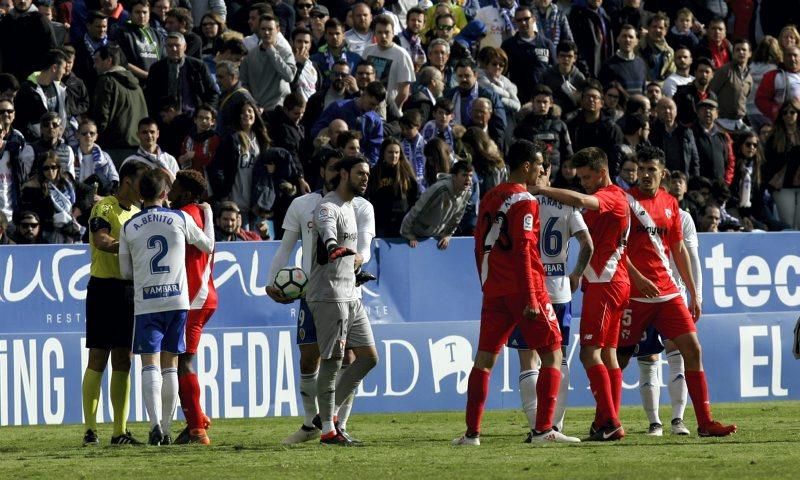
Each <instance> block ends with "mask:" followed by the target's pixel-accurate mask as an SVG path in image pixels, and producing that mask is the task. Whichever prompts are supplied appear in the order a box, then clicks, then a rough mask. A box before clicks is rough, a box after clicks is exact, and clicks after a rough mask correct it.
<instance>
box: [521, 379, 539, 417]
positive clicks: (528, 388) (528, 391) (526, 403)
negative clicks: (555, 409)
mask: <svg viewBox="0 0 800 480" xmlns="http://www.w3.org/2000/svg"><path fill="white" fill-rule="evenodd" d="M538 379H539V370H525V371H523V372H520V373H519V396H520V398H521V399H522V411H523V412H525V416H526V417H528V425H529V426H530V428H531V430H532V429H534V428H535V427H536V406H537V405H536V404H537V401H536V381H537V380H538Z"/></svg>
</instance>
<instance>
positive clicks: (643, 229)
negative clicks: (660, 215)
mask: <svg viewBox="0 0 800 480" xmlns="http://www.w3.org/2000/svg"><path fill="white" fill-rule="evenodd" d="M636 231H637V232H639V233H648V234H650V235H666V234H667V229H666V228H664V227H657V226H655V224H653V225H637V226H636Z"/></svg>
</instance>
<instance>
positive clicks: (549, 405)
mask: <svg viewBox="0 0 800 480" xmlns="http://www.w3.org/2000/svg"><path fill="white" fill-rule="evenodd" d="M560 384H561V371H560V370H559V369H557V368H555V367H542V368H541V369H540V370H539V381H538V382H537V384H536V396H537V397H538V399H539V407H538V409H537V412H536V431H537V432H546V431H548V430H550V429H551V428H552V427H553V412H554V411H555V409H556V399H557V398H558V387H559V385H560Z"/></svg>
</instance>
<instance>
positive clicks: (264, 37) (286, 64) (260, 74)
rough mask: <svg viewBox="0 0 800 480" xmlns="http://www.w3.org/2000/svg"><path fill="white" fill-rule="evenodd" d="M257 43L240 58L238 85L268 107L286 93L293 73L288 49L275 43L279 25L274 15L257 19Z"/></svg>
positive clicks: (291, 55) (279, 100)
mask: <svg viewBox="0 0 800 480" xmlns="http://www.w3.org/2000/svg"><path fill="white" fill-rule="evenodd" d="M258 28H259V34H260V36H261V43H260V44H259V46H258V48H254V49H252V50H250V51H249V52H247V56H246V57H245V58H244V60H242V66H241V69H240V76H241V81H242V86H243V87H244V88H246V89H248V90H250V93H252V94H253V98H255V99H256V102H257V103H258V105H259V106H260V107H262V108H264V109H265V110H271V109H272V108H274V107H275V106H276V105H281V104H282V103H283V99H284V97H286V95H288V94H289V92H290V89H289V82H291V81H292V80H293V79H294V76H295V74H296V73H297V64H296V63H295V59H294V54H292V50H291V48H288V49H287V48H285V47H284V46H283V45H282V44H280V43H278V36H279V35H280V25H279V24H278V21H277V20H276V19H275V17H273V16H271V15H262V16H261V18H259V20H258Z"/></svg>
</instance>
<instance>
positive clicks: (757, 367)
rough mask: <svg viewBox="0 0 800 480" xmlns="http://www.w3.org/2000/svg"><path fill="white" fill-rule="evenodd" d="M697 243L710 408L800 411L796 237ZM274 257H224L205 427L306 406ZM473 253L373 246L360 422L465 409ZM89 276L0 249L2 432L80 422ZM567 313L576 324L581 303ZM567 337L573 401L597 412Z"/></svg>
mask: <svg viewBox="0 0 800 480" xmlns="http://www.w3.org/2000/svg"><path fill="white" fill-rule="evenodd" d="M700 245H701V249H700V254H701V265H702V267H703V273H704V282H703V292H704V305H703V308H704V316H703V318H702V319H701V321H700V323H699V324H698V328H699V335H700V338H701V341H702V343H703V345H704V355H705V365H706V370H707V371H708V372H709V373H708V376H709V384H710V388H711V398H712V400H713V401H747V400H774V399H800V393H798V391H799V390H798V388H800V384H798V383H800V379H798V378H797V376H796V375H795V376H792V375H789V374H787V372H790V371H791V370H790V367H791V365H792V362H794V361H795V360H794V359H793V357H792V355H791V351H790V345H791V336H792V329H793V328H794V322H795V319H796V318H797V310H798V305H800V281H798V280H800V256H798V255H800V247H798V245H800V233H780V234H746V235H745V234H701V236H700ZM277 246H278V244H277V243H275V242H248V243H227V244H225V243H220V244H219V245H218V248H217V252H216V254H215V267H214V268H215V271H214V278H215V280H216V284H217V286H218V290H219V294H220V308H219V310H218V311H217V313H216V314H215V315H214V317H213V318H212V321H211V323H210V324H209V326H208V327H207V333H206V334H205V335H204V337H203V339H202V342H201V346H200V351H199V352H198V371H199V372H200V381H201V387H202V399H201V400H202V405H203V407H204V409H205V410H207V411H208V412H209V414H210V415H212V416H213V417H226V418H237V417H260V416H265V415H297V414H298V413H299V408H301V405H300V402H299V394H298V391H297V389H298V382H297V376H298V371H297V360H298V351H297V348H296V346H295V345H294V335H295V328H294V325H295V318H296V317H295V316H296V312H297V310H296V307H297V306H296V305H288V306H284V305H278V304H275V303H274V302H271V301H270V300H269V298H268V297H266V295H265V293H264V287H265V286H266V284H267V283H268V279H267V278H266V277H267V270H268V268H269V263H270V261H271V259H272V256H273V255H274V253H275V251H276V250H277ZM472 248H473V243H472V241H471V239H454V241H452V242H451V243H450V247H449V248H448V249H447V250H446V251H439V250H437V249H436V248H435V242H431V241H429V242H423V243H421V244H420V246H419V247H418V248H416V249H411V248H409V247H408V246H407V245H405V244H402V243H397V242H392V241H384V240H376V241H375V243H374V247H373V255H372V260H371V262H370V263H369V264H368V265H367V267H365V268H366V269H367V270H369V271H371V272H373V273H375V274H376V275H377V276H378V280H377V281H375V282H372V283H370V284H368V285H367V286H366V287H365V289H364V292H363V294H364V303H365V305H366V307H367V310H368V312H369V315H370V319H371V321H372V323H373V326H374V331H375V337H376V342H377V347H378V351H379V354H380V355H381V363H380V364H379V365H378V367H377V368H376V369H375V370H374V371H373V372H371V373H370V375H369V376H368V377H367V378H366V379H365V381H364V382H363V384H362V386H361V387H360V389H359V393H358V397H359V399H358V407H357V408H358V410H359V411H364V412H369V411H372V412H375V411H404V410H420V409H427V410H445V409H461V408H463V406H464V402H465V398H464V397H465V392H466V382H467V375H468V374H469V370H470V368H471V366H472V357H473V355H474V353H475V348H476V341H477V332H478V323H477V320H478V318H479V314H480V300H481V296H480V287H479V283H478V280H477V275H476V273H475V267H474V255H473V251H472ZM297 255H299V253H298V254H297ZM297 255H296V256H295V260H296V264H299V258H297ZM88 274H89V255H88V249H87V248H86V247H85V246H81V245H61V246H18V247H2V248H0V425H20V424H44V423H47V424H54V423H55V424H57V423H77V422H80V421H81V420H82V412H81V402H80V395H81V394H80V385H81V378H82V373H83V368H84V366H85V365H86V361H87V351H86V349H84V348H83V342H84V329H85V323H84V316H85V313H84V312H85V305H84V300H85V296H86V282H87V280H88ZM574 302H575V308H574V310H575V311H577V312H580V296H578V297H576V298H575V300H574ZM109 321H113V314H112V315H110V316H109ZM573 332H577V328H573ZM572 340H573V342H572V343H571V345H570V347H569V349H568V351H567V357H568V360H569V362H570V366H571V368H572V371H573V374H572V379H571V392H570V402H569V403H570V405H591V404H593V400H592V398H591V395H590V393H589V392H588V384H587V381H586V377H585V374H584V373H583V369H582V368H581V367H580V362H579V361H578V357H577V350H576V348H575V339H574V338H573V339H572ZM515 357H516V355H515V354H514V352H513V351H505V352H503V355H502V357H501V360H500V362H499V364H498V366H497V369H496V370H495V374H494V376H493V378H492V386H491V388H492V390H491V391H492V394H491V395H490V398H489V404H488V407H489V408H512V407H518V405H519V395H518V392H517V385H516V384H517V373H518V362H517V359H516V358H515ZM662 370H663V371H664V372H666V367H664V366H663V365H662ZM132 376H133V386H132V392H131V395H132V399H133V402H132V407H131V414H130V415H131V419H132V420H143V419H144V416H145V413H144V407H143V404H142V401H141V389H140V385H141V382H140V368H139V363H138V359H137V363H136V367H134V369H133V370H132ZM637 378H638V371H637V369H635V368H629V369H628V371H626V374H625V386H626V390H625V394H624V397H623V401H624V402H626V403H637V402H638V401H639V397H638V393H637V392H636V382H637ZM103 400H104V401H103V404H102V406H101V413H100V415H101V418H102V420H108V419H109V418H110V413H109V411H110V402H109V401H108V397H107V392H106V394H105V397H104V399H103Z"/></svg>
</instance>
